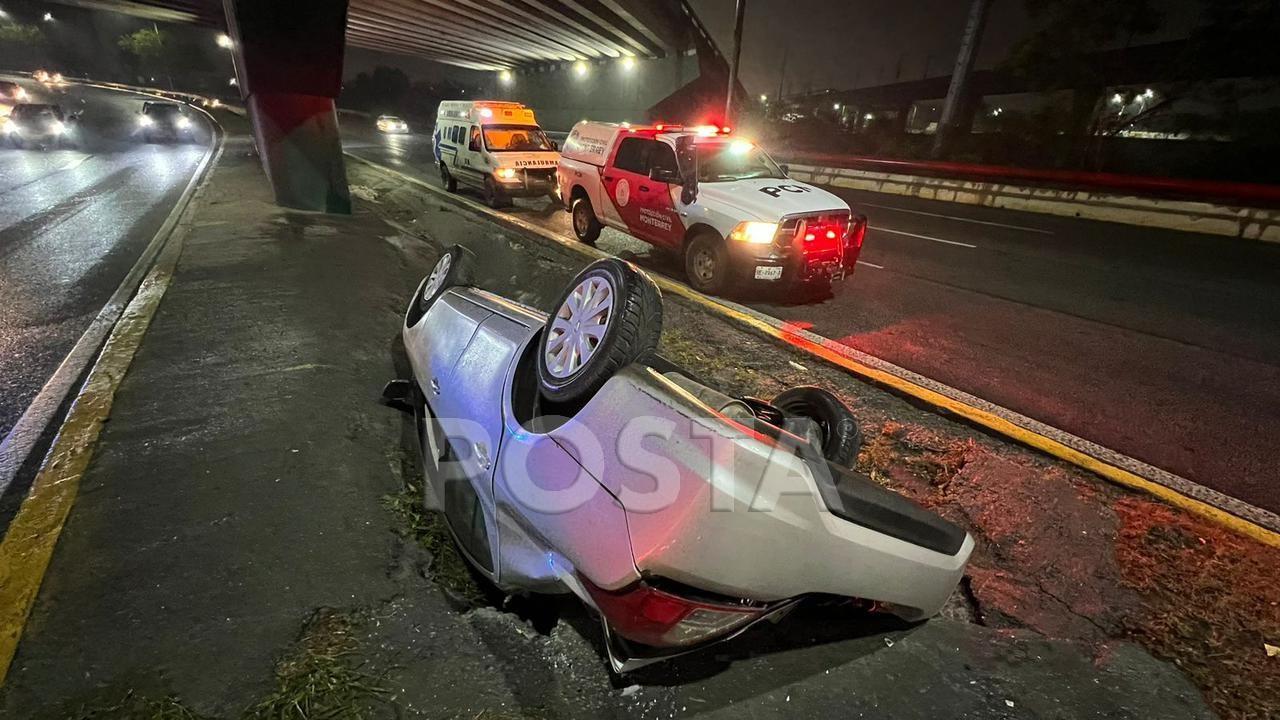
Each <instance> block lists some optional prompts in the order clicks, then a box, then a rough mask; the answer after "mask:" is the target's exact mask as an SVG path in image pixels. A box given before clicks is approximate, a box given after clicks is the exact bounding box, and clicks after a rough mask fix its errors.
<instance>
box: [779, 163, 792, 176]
mask: <svg viewBox="0 0 1280 720" xmlns="http://www.w3.org/2000/svg"><path fill="white" fill-rule="evenodd" d="M778 169H779V170H781V171H782V174H783V175H786V176H787V177H791V166H790V165H788V164H786V163H783V164H781V165H779V166H778Z"/></svg>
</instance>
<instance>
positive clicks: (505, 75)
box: [498, 70, 511, 85]
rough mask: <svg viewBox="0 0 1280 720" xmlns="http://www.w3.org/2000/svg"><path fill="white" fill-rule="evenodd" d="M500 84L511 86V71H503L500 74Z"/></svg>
mask: <svg viewBox="0 0 1280 720" xmlns="http://www.w3.org/2000/svg"><path fill="white" fill-rule="evenodd" d="M498 82H500V83H502V84H503V85H510V84H511V71H510V70H503V71H501V72H499V73H498Z"/></svg>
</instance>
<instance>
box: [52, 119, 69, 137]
mask: <svg viewBox="0 0 1280 720" xmlns="http://www.w3.org/2000/svg"><path fill="white" fill-rule="evenodd" d="M49 129H50V130H52V131H53V134H54V135H61V134H62V133H64V132H66V131H67V124H66V123H64V122H62V121H61V120H54V121H53V124H52V125H50V126H49Z"/></svg>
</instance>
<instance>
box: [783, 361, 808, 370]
mask: <svg viewBox="0 0 1280 720" xmlns="http://www.w3.org/2000/svg"><path fill="white" fill-rule="evenodd" d="M787 364H788V365H790V366H791V367H793V368H795V369H797V370H799V371H800V372H809V368H807V367H805V366H803V365H801V364H800V363H798V362H796V361H795V360H788V361H787Z"/></svg>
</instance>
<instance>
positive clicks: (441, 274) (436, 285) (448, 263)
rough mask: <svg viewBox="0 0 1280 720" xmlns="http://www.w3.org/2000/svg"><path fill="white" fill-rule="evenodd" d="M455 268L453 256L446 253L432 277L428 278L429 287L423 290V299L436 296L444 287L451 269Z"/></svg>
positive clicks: (441, 257)
mask: <svg viewBox="0 0 1280 720" xmlns="http://www.w3.org/2000/svg"><path fill="white" fill-rule="evenodd" d="M452 266H453V256H452V255H450V254H448V253H445V254H444V255H441V256H440V259H439V260H438V261H437V262H436V266H435V267H434V268H432V270H431V275H430V276H428V277H427V285H426V287H424V288H422V299H423V300H425V299H427V298H429V297H432V296H433V295H435V294H436V293H437V292H438V291H439V290H440V286H441V285H444V279H445V277H446V276H448V274H449V268H450V267H452Z"/></svg>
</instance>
